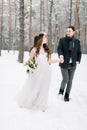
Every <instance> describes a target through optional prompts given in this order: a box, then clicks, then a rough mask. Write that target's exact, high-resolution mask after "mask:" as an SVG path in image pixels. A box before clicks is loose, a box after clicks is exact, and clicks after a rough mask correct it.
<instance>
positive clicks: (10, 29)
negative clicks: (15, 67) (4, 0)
mask: <svg viewBox="0 0 87 130" xmlns="http://www.w3.org/2000/svg"><path fill="white" fill-rule="evenodd" d="M8 2H9V47H8V51H9V50H11V49H12V45H11V31H12V17H11V1H10V0H9V1H8Z"/></svg>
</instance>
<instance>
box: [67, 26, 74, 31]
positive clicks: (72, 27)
mask: <svg viewBox="0 0 87 130" xmlns="http://www.w3.org/2000/svg"><path fill="white" fill-rule="evenodd" d="M67 28H71V29H72V30H73V31H75V27H74V26H68V27H67Z"/></svg>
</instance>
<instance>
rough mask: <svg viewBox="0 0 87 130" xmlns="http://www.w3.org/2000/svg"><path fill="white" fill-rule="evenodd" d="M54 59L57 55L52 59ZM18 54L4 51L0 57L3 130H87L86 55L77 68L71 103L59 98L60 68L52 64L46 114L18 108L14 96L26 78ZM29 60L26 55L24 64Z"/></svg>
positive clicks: (1, 120) (26, 54) (1, 129)
mask: <svg viewBox="0 0 87 130" xmlns="http://www.w3.org/2000/svg"><path fill="white" fill-rule="evenodd" d="M52 56H53V58H56V57H57V54H53V55H52ZM17 57H18V53H17V52H15V54H13V52H12V51H11V52H10V53H8V52H7V51H2V56H1V57H0V130H87V55H82V60H81V64H80V65H78V67H77V70H76V73H75V77H74V80H73V87H72V91H71V94H70V98H71V100H70V102H64V101H63V98H61V97H59V96H58V91H59V87H60V82H61V73H60V68H59V66H58V64H57V63H55V64H52V65H51V66H50V67H51V70H52V80H51V86H50V94H49V100H48V108H47V110H46V112H42V111H34V110H28V109H24V108H19V106H18V105H17V104H16V102H15V96H16V94H17V92H18V91H19V89H21V87H22V85H23V83H24V81H25V79H26V77H27V76H28V75H27V73H26V68H25V66H24V64H21V63H18V62H17ZM27 59H28V53H25V58H24V61H26V60H27Z"/></svg>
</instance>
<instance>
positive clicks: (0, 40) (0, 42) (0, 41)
mask: <svg viewBox="0 0 87 130" xmlns="http://www.w3.org/2000/svg"><path fill="white" fill-rule="evenodd" d="M0 22H1V27H0V32H1V36H0V56H1V50H2V32H3V0H2V3H1V20H0Z"/></svg>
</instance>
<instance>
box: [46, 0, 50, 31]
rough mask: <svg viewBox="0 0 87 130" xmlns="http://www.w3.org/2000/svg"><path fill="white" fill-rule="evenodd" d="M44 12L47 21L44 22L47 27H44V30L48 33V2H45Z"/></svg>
mask: <svg viewBox="0 0 87 130" xmlns="http://www.w3.org/2000/svg"><path fill="white" fill-rule="evenodd" d="M46 12H47V13H46V19H47V20H46V25H47V26H46V28H47V29H46V30H47V33H48V22H49V21H48V16H49V15H48V0H46Z"/></svg>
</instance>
